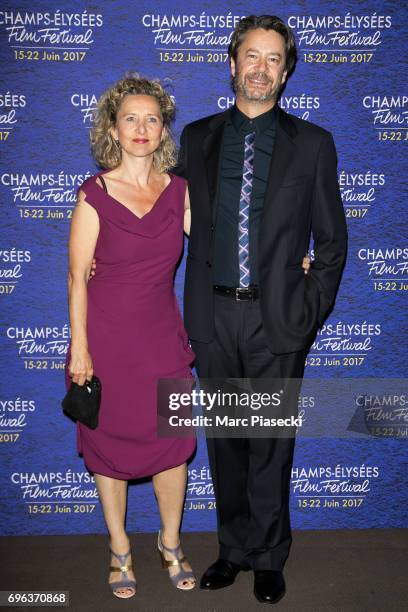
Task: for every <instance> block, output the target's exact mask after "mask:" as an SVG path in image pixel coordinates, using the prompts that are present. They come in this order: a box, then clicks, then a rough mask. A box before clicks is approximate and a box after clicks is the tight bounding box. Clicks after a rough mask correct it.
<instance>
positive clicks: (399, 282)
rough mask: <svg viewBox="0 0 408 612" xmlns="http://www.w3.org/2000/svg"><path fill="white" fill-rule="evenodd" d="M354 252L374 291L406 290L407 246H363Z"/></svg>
mask: <svg viewBox="0 0 408 612" xmlns="http://www.w3.org/2000/svg"><path fill="white" fill-rule="evenodd" d="M356 254H357V258H358V261H359V262H360V263H361V264H363V265H365V266H366V270H367V276H368V278H369V280H370V282H371V284H372V288H373V289H374V291H383V292H401V291H408V247H402V246H399V247H380V248H378V247H376V248H369V247H365V248H360V249H358V250H357V251H356Z"/></svg>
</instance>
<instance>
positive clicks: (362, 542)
mask: <svg viewBox="0 0 408 612" xmlns="http://www.w3.org/2000/svg"><path fill="white" fill-rule="evenodd" d="M155 539H156V536H155V534H134V535H131V543H132V553H133V562H134V567H135V572H136V575H137V579H138V592H137V594H136V596H135V597H133V598H132V599H129V600H127V601H124V600H118V599H116V598H114V597H113V595H112V594H111V592H110V590H109V588H108V586H107V584H106V581H107V575H108V574H107V571H108V565H109V554H108V548H107V547H108V540H107V537H104V536H101V535H88V536H41V537H38V536H37V537H3V538H1V539H0V554H1V556H0V558H1V571H0V590H6V589H19V590H29V589H37V590H38V589H42V590H58V589H61V590H68V591H70V607H69V608H68V609H69V610H73V611H76V610H87V611H89V612H91V611H95V612H102V611H110V610H112V612H115V611H116V610H123V611H126V610H141V611H143V612H149V611H152V612H153V611H154V612H156V611H160V612H167V610H176V611H180V612H183V611H184V610H186V611H187V610H188V611H193V612H218V611H219V612H223V611H230V610H231V612H250V611H252V610H262V609H265V608H266V609H269V608H270V607H271V606H270V605H268V604H260V603H258V602H257V601H256V600H255V598H254V596H253V593H252V582H253V574H252V573H251V572H246V573H242V572H241V573H240V574H239V575H238V577H237V580H236V582H235V584H234V585H233V586H230V587H228V588H226V589H222V590H219V591H212V592H208V591H201V590H200V589H198V588H196V589H194V590H193V591H190V592H181V591H178V590H176V589H174V587H173V586H172V585H171V583H170V580H169V579H168V578H167V575H166V573H167V572H165V571H164V570H163V569H162V568H161V565H160V560H159V556H158V553H157V551H156V550H155ZM183 543H184V550H185V553H186V554H187V556H188V557H189V560H190V562H191V564H192V565H193V568H194V569H195V572H196V575H197V577H198V578H199V577H200V576H201V573H202V572H203V571H204V570H205V569H206V567H207V566H208V565H209V564H210V563H212V562H213V561H214V560H215V558H216V550H217V544H216V536H215V534H213V533H191V534H185V535H184V537H183ZM407 549H408V531H407V530H402V529H390V530H365V531H352V530H342V531H308V532H304V531H301V532H299V531H298V532H295V533H294V541H293V546H292V551H291V555H290V557H289V560H288V562H287V565H286V568H285V577H286V584H287V594H286V596H285V597H284V599H282V600H281V601H280V602H279V603H278V604H277V605H275V606H274V608H273V609H276V610H281V611H282V612H284V611H288V612H332V611H333V612H334V611H335V612H377V611H378V612H394V611H398V612H403V611H407V610H408V576H407V574H408V572H407V569H408V554H407ZM3 609H4V608H3ZM28 609H31V610H39V609H41V610H43V609H44V608H38V607H35V608H33V607H31V608H22V607H18V608H14V610H28ZM59 609H61V608H59ZM66 609H67V608H66Z"/></svg>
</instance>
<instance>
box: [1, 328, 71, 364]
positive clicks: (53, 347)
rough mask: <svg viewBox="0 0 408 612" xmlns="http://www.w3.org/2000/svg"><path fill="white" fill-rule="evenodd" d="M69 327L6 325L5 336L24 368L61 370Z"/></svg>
mask: <svg viewBox="0 0 408 612" xmlns="http://www.w3.org/2000/svg"><path fill="white" fill-rule="evenodd" d="M70 334H71V332H70V328H69V326H68V324H67V323H66V324H65V325H64V326H63V327H58V326H54V327H7V328H6V330H5V337H6V338H7V339H8V340H9V341H10V342H11V343H13V344H14V345H15V347H16V349H17V354H18V357H19V358H20V359H21V360H22V362H23V364H24V369H26V370H48V371H49V370H63V369H64V367H65V357H66V354H67V351H68V344H69V340H70Z"/></svg>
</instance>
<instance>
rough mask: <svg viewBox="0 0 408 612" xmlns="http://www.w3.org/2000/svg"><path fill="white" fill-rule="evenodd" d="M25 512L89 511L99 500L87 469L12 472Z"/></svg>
mask: <svg viewBox="0 0 408 612" xmlns="http://www.w3.org/2000/svg"><path fill="white" fill-rule="evenodd" d="M10 482H11V484H12V485H14V487H16V488H17V490H18V491H19V494H20V496H21V500H22V503H24V504H26V511H27V513H28V514H38V515H42V514H45V515H49V514H51V513H57V514H91V513H92V512H94V511H95V508H96V507H97V504H98V503H99V498H98V492H97V489H96V487H95V480H94V477H93V476H91V474H89V473H88V472H74V471H72V470H71V469H68V470H67V471H66V472H13V473H12V474H10Z"/></svg>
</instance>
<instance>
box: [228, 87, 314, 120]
mask: <svg viewBox="0 0 408 612" xmlns="http://www.w3.org/2000/svg"><path fill="white" fill-rule="evenodd" d="M234 103H235V97H234V96H233V95H230V96H220V97H219V98H218V100H217V106H218V108H219V109H220V110H222V111H223V110H227V109H228V108H230V107H231V106H233V104H234ZM279 106H280V107H281V108H282V109H283V110H285V111H287V112H288V113H291V114H292V115H295V116H296V117H299V118H300V119H305V120H306V121H307V120H310V121H312V120H314V118H315V115H316V113H315V111H317V110H319V109H320V97H319V96H312V95H308V94H305V93H302V94H300V95H297V96H289V95H288V96H284V95H282V96H281V97H280V99H279ZM312 115H313V117H312Z"/></svg>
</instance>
